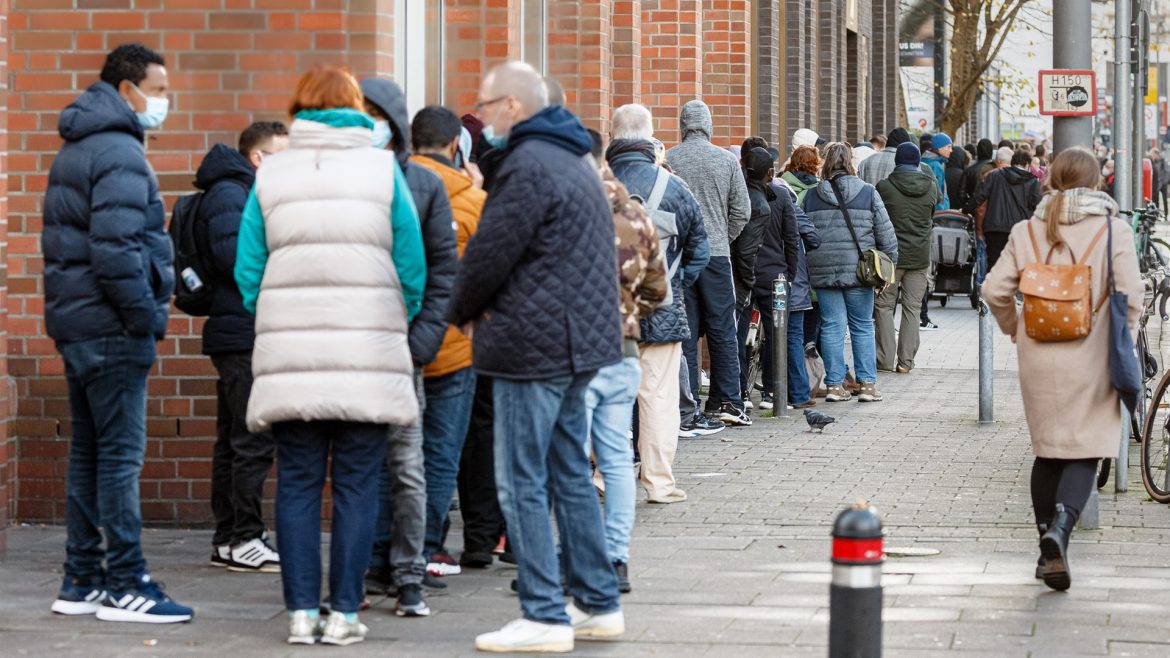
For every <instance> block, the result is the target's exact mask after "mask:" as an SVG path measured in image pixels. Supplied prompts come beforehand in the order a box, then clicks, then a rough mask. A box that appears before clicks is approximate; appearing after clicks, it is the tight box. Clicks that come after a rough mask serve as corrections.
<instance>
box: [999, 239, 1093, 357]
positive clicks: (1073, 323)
mask: <svg viewBox="0 0 1170 658" xmlns="http://www.w3.org/2000/svg"><path fill="white" fill-rule="evenodd" d="M1032 224H1033V222H1032V221H1031V220H1029V221H1028V237H1029V238H1030V239H1031V241H1032V251H1033V253H1035V254H1036V262H1034V263H1028V264H1027V265H1025V266H1024V269H1023V270H1021V271H1020V292H1021V293H1022V294H1023V296H1024V329H1025V331H1026V332H1027V334H1028V337H1029V338H1031V339H1032V340H1035V341H1037V342H1041V343H1060V342H1064V341H1071V340H1081V339H1082V338H1084V337H1085V336H1088V335H1089V331H1090V330H1091V329H1092V328H1093V316H1094V315H1095V314H1096V313H1097V311H1099V310H1101V307H1102V306H1103V305H1104V303H1105V301H1106V300H1108V299H1109V296H1108V295H1103V296H1102V299H1101V301H1100V302H1098V304H1097V306H1096V307H1094V306H1093V268H1091V267H1089V266H1088V265H1087V264H1085V263H1083V262H1082V263H1078V262H1077V256H1076V254H1075V253H1073V250H1072V248H1071V247H1069V246H1068V245H1067V244H1065V245H1064V249H1065V250H1067V251H1068V254H1069V256H1070V257H1072V264H1071V265H1070V264H1067V263H1056V264H1054V263H1052V254H1053V252H1055V251H1056V247H1050V248H1049V249H1048V257H1047V258H1045V259H1044V260H1043V261H1041V259H1040V246H1039V244H1037V242H1036V234H1035V233H1034V232H1033V230H1032ZM1107 230H1109V222H1108V221H1106V222H1105V226H1103V227H1101V230H1100V231H1098V232H1097V235H1096V236H1094V237H1093V241H1092V242H1090V243H1089V247H1088V249H1085V252H1084V254H1082V255H1081V259H1082V260H1084V257H1085V256H1087V255H1088V254H1090V253H1091V252H1092V251H1093V247H1095V246H1097V242H1098V241H1100V239H1101V236H1103V235H1105V231H1107Z"/></svg>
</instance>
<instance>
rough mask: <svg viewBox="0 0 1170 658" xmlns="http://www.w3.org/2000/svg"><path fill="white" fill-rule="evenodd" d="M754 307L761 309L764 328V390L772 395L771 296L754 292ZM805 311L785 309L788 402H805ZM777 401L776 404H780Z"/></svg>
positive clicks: (773, 390) (762, 355) (773, 391)
mask: <svg viewBox="0 0 1170 658" xmlns="http://www.w3.org/2000/svg"><path fill="white" fill-rule="evenodd" d="M756 307H757V308H759V309H760V325H761V326H762V327H763V329H764V340H763V344H761V345H760V358H761V359H763V361H764V364H763V376H764V391H766V392H767V393H768V394H769V395H772V396H775V394H776V391H775V388H776V387H775V385H774V380H773V373H772V333H773V331H774V329H773V328H772V295H771V294H763V295H756ZM804 314H805V312H804V311H789V312H788V336H787V348H788V394H787V399H788V404H793V405H796V404H804V403H805V402H808V400H809V397H808V370H807V369H806V368H805V367H804ZM779 402H780V401H779V400H776V403H779Z"/></svg>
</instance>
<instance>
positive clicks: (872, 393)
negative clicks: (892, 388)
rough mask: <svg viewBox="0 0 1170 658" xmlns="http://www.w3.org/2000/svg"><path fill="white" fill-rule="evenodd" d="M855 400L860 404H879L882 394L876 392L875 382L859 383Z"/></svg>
mask: <svg viewBox="0 0 1170 658" xmlns="http://www.w3.org/2000/svg"><path fill="white" fill-rule="evenodd" d="M857 399H858V400H860V401H862V402H881V401H882V394H881V392H880V391H878V390H877V384H876V383H875V382H861V390H860V391H859V392H858V393H857Z"/></svg>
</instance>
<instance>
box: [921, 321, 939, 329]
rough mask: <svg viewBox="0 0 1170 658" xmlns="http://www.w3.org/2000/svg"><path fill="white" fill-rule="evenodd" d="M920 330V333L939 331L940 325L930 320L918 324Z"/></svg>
mask: <svg viewBox="0 0 1170 658" xmlns="http://www.w3.org/2000/svg"><path fill="white" fill-rule="evenodd" d="M918 329H919V331H937V330H938V325H937V324H935V323H933V322H931V321H930V320H924V321H922V322H920V323H918Z"/></svg>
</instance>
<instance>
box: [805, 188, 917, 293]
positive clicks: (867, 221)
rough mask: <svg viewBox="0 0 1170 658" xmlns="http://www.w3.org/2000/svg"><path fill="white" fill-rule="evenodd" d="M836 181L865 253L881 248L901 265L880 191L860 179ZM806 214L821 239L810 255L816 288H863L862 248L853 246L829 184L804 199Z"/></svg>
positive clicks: (810, 275)
mask: <svg viewBox="0 0 1170 658" xmlns="http://www.w3.org/2000/svg"><path fill="white" fill-rule="evenodd" d="M836 181H837V184H838V186H840V188H841V195H842V196H843V197H845V205H846V207H847V208H848V210H849V218H850V219H851V220H852V223H853V230H854V231H855V232H856V233H857V241H858V243H860V247H861V250H862V251H865V250H869V249H877V250H879V251H881V252H882V253H884V254H885V255H887V256H889V257H890V258H892V259H893V260H894V261H895V262H897V260H898V239H897V237H895V235H894V226H893V224H891V223H890V216H889V215H888V214H887V213H886V206H885V204H883V203H882V198H881V196H880V195H879V194H878V193H877V190H875V189H874V188H873V186H872V185H869V184H867V183H865V182H863V181H862V180H861V179H860V178H858V177H856V176H848V175H838V176H837V178H836ZM804 211H805V212H806V213H808V217H809V219H811V220H812V222H813V224H814V225H815V226H816V227H817V233H818V234H819V235H820V237H821V246H820V247H819V248H818V249H817V250H816V251H811V252H809V254H808V273H809V279H810V280H811V281H812V287H813V288H858V287H861V286H862V285H863V284H862V283H861V282H860V281H858V280H857V260H858V253H857V252H858V246H857V245H855V244H854V243H853V238H852V236H851V235H850V233H849V228H848V227H847V226H846V225H845V215H844V214H843V213H842V212H841V209H840V207H839V206H838V203H837V196H836V195H835V194H834V193H833V187H832V185H831V183H830V182H829V181H827V180H824V181H821V182H820V184H819V185H817V188H816V189H815V190H810V191H809V193H808V194H807V195H806V196H805V197H804Z"/></svg>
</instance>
